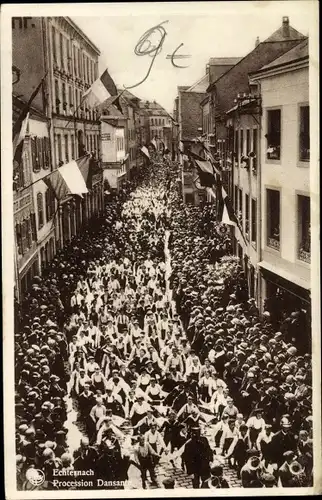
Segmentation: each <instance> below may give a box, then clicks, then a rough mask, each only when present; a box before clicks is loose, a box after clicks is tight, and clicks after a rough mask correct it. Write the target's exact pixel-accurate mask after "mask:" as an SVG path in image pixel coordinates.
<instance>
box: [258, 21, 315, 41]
mask: <svg viewBox="0 0 322 500" xmlns="http://www.w3.org/2000/svg"><path fill="white" fill-rule="evenodd" d="M286 27H287V34H286V32H285V29H284V26H283V25H282V26H281V27H280V28H278V30H276V31H275V32H274V33H273V34H272V35H271V36H269V37H268V38H266V40H264V42H282V41H284V40H303V38H305V36H304V35H302V33H300V32H299V31H297V30H296V29H295V28H292V26H289V24H288V22H287V26H286Z"/></svg>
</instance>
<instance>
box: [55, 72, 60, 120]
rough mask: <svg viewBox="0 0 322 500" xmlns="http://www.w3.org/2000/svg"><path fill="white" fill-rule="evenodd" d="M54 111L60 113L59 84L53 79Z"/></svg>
mask: <svg viewBox="0 0 322 500" xmlns="http://www.w3.org/2000/svg"><path fill="white" fill-rule="evenodd" d="M55 111H56V114H57V115H59V113H60V94H59V85H58V80H55Z"/></svg>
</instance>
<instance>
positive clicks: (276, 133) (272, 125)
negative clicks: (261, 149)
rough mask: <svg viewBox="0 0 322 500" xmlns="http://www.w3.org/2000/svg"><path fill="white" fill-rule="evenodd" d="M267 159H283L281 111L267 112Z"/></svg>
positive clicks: (272, 110)
mask: <svg viewBox="0 0 322 500" xmlns="http://www.w3.org/2000/svg"><path fill="white" fill-rule="evenodd" d="M266 139H267V159H268V160H279V159H280V158H281V110H280V109H271V110H269V111H267V135H266Z"/></svg>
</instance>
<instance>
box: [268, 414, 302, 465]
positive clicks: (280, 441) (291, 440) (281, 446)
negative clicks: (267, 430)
mask: <svg viewBox="0 0 322 500" xmlns="http://www.w3.org/2000/svg"><path fill="white" fill-rule="evenodd" d="M280 426H281V429H280V430H279V431H278V432H276V434H275V435H274V436H273V438H272V441H271V450H272V461H273V463H276V464H277V466H278V467H280V466H281V465H282V464H283V462H284V453H286V452H287V451H292V452H295V451H296V449H297V441H296V438H295V436H294V434H293V432H292V431H291V428H292V424H291V422H290V420H289V419H288V418H287V417H283V418H282V419H281V422H280Z"/></svg>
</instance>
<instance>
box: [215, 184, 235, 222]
mask: <svg viewBox="0 0 322 500" xmlns="http://www.w3.org/2000/svg"><path fill="white" fill-rule="evenodd" d="M218 219H219V220H220V221H221V222H222V223H223V224H229V225H230V226H236V225H238V220H237V217H236V214H235V211H234V209H233V206H232V203H231V201H230V199H229V197H228V194H227V193H226V191H225V190H224V188H223V187H222V186H221V197H220V198H219V207H218Z"/></svg>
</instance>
